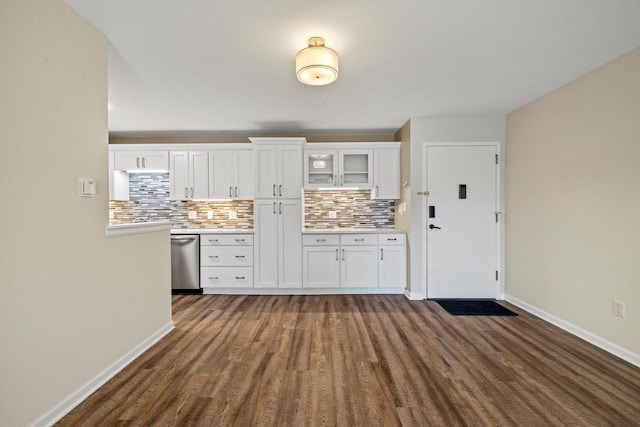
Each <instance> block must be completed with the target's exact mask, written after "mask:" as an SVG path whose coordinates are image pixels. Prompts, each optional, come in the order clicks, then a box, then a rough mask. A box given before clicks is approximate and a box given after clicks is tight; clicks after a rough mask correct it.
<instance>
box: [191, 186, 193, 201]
mask: <svg viewBox="0 0 640 427" xmlns="http://www.w3.org/2000/svg"><path fill="white" fill-rule="evenodd" d="M191 198H192V199H193V187H191Z"/></svg>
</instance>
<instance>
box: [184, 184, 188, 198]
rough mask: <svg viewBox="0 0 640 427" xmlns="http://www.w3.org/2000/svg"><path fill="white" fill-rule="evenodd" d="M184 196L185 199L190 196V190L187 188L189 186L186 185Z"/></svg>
mask: <svg viewBox="0 0 640 427" xmlns="http://www.w3.org/2000/svg"><path fill="white" fill-rule="evenodd" d="M184 198H185V199H188V198H189V190H187V187H184Z"/></svg>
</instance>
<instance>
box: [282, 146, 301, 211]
mask: <svg viewBox="0 0 640 427" xmlns="http://www.w3.org/2000/svg"><path fill="white" fill-rule="evenodd" d="M301 190H302V147H300V146H299V145H282V146H280V147H279V149H278V189H277V192H278V197H282V198H287V199H295V198H300V192H301Z"/></svg>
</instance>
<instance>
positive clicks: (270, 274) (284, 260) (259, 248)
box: [253, 199, 302, 288]
mask: <svg viewBox="0 0 640 427" xmlns="http://www.w3.org/2000/svg"><path fill="white" fill-rule="evenodd" d="M253 212H254V224H255V251H254V254H255V274H254V277H255V287H256V288H300V287H302V259H301V258H302V234H301V233H302V202H301V200H300V199H278V200H255V201H254V208H253Z"/></svg>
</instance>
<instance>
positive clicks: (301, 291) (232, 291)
mask: <svg viewBox="0 0 640 427" xmlns="http://www.w3.org/2000/svg"><path fill="white" fill-rule="evenodd" d="M403 292H404V288H335V289H330V288H322V289H313V288H288V289H287V288H282V289H281V288H264V289H261V288H246V289H242V288H202V293H203V294H205V295H345V294H348V295H354V294H358V295H362V294H393V295H398V294H400V295H402V293H403Z"/></svg>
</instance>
